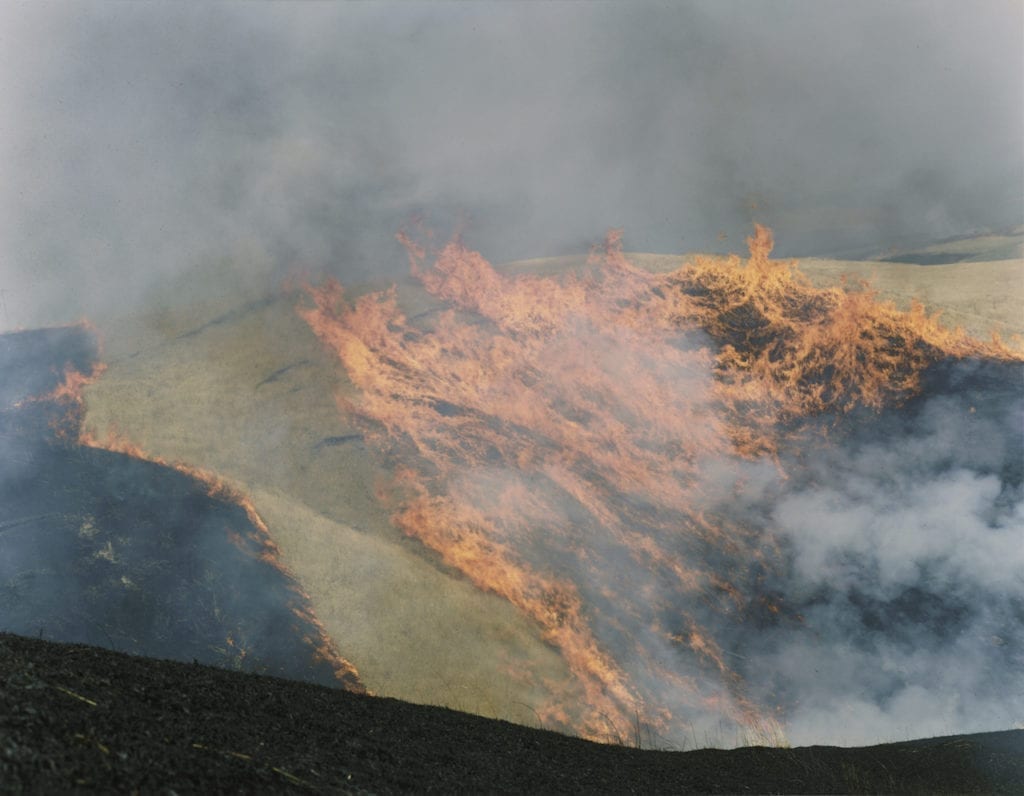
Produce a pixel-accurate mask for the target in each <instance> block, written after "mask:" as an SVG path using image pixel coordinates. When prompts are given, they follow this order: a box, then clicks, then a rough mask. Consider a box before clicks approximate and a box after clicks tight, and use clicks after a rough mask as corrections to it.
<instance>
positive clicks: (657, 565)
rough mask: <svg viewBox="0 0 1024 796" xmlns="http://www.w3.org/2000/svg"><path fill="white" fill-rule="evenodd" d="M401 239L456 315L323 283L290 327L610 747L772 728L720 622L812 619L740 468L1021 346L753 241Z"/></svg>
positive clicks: (419, 508) (416, 501)
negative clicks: (801, 265)
mask: <svg viewBox="0 0 1024 796" xmlns="http://www.w3.org/2000/svg"><path fill="white" fill-rule="evenodd" d="M400 239H401V240H402V242H403V243H404V244H405V246H406V249H407V251H408V254H409V259H410V265H411V268H412V272H413V274H414V276H415V277H416V278H417V279H419V281H420V282H421V283H422V284H423V285H424V287H425V288H426V289H427V290H428V291H429V292H430V293H431V294H433V295H434V296H435V297H437V298H439V299H442V300H444V301H445V302H446V304H447V309H446V310H444V311H443V312H441V313H440V315H439V316H437V317H436V318H435V319H432V320H431V321H430V322H429V323H424V322H422V321H419V322H417V321H414V320H411V319H409V318H407V317H405V315H404V314H403V312H402V311H401V309H400V307H399V303H398V299H397V294H396V291H395V289H394V288H392V289H391V290H387V291H383V292H379V293H373V294H370V295H364V296H362V297H360V298H359V299H358V300H356V301H355V302H354V303H349V302H348V301H347V300H346V297H345V293H344V289H343V288H342V286H341V285H339V284H338V283H337V282H334V281H328V282H325V283H324V284H323V285H321V286H319V287H316V288H309V291H308V292H309V295H310V297H311V299H312V305H311V306H303V307H300V308H299V312H300V313H301V315H302V317H303V318H304V319H305V320H306V321H307V323H308V324H309V325H310V327H311V328H312V329H313V330H314V331H315V333H316V334H317V335H318V336H319V338H320V339H321V341H322V342H323V344H324V345H325V346H326V347H327V348H328V349H329V350H330V351H332V352H333V353H335V354H336V355H337V357H338V358H339V360H340V361H341V363H342V364H343V366H344V368H345V371H346V372H347V374H348V377H349V379H350V380H351V382H352V383H353V384H354V385H355V386H356V387H357V388H358V390H359V393H360V397H359V399H358V402H357V403H355V404H354V405H353V406H352V407H351V408H352V409H353V410H354V411H355V413H356V414H357V415H358V416H359V417H360V418H361V419H362V421H363V423H364V425H365V428H366V435H367V439H370V440H374V441H375V442H376V443H377V445H378V446H379V447H380V449H381V451H382V452H383V453H384V454H385V455H386V456H388V457H389V458H390V459H391V461H392V463H393V464H394V469H395V471H396V472H399V473H400V474H401V475H400V477H398V478H396V484H395V488H394V490H393V492H392V496H391V499H392V500H394V501H395V502H394V505H395V512H394V521H395V523H396V524H397V526H398V527H399V528H401V529H402V530H403V531H404V532H405V533H406V534H408V535H409V536H411V537H414V538H416V539H418V540H420V541H421V542H422V543H423V544H424V545H425V546H426V547H427V548H429V549H430V550H432V551H434V553H435V554H436V555H437V556H438V557H439V559H440V561H441V562H443V563H444V564H445V565H447V566H449V567H452V568H454V569H456V570H458V571H459V572H461V573H462V574H463V575H464V576H465V577H466V578H468V579H469V580H470V581H471V582H473V583H474V584H475V585H476V586H477V587H479V588H480V589H483V590H487V591H491V592H493V593H495V594H498V595H500V596H502V597H504V598H505V599H507V600H509V601H510V602H511V603H512V604H514V605H515V606H516V607H517V608H518V609H519V610H521V611H522V612H524V613H525V614H527V615H528V616H530V617H532V619H533V620H534V621H535V622H536V623H537V624H538V626H539V628H540V630H541V633H542V634H543V637H544V638H545V639H546V640H547V641H548V642H550V643H551V644H552V645H554V646H555V647H557V648H558V650H559V651H560V652H561V654H562V656H563V657H564V659H565V661H566V663H567V665H568V667H569V669H570V671H571V672H572V674H573V675H574V678H575V680H576V682H577V685H578V686H579V688H580V689H582V692H583V694H584V695H585V704H583V705H574V704H570V703H568V702H567V701H565V700H561V699H560V698H559V695H558V693H557V689H556V693H555V697H554V698H553V700H552V702H551V704H549V705H548V706H547V707H546V708H545V709H544V710H543V711H542V715H543V716H544V718H545V719H546V720H548V721H551V722H555V723H559V724H562V725H564V726H566V727H568V728H571V729H572V730H574V731H576V732H578V733H580V734H582V735H584V736H586V737H590V738H593V739H598V740H620V739H622V738H624V737H627V733H626V730H627V728H630V727H633V726H635V725H638V724H639V723H640V722H641V721H642V722H643V723H644V725H645V726H646V727H647V728H648V729H649V730H650V731H652V732H655V733H660V734H663V735H667V736H676V737H679V736H683V737H685V735H686V731H687V728H688V727H689V726H690V721H691V719H693V718H694V717H699V716H717V717H725V718H726V719H727V720H729V721H732V722H735V723H736V724H738V725H743V726H745V727H748V728H750V727H753V728H757V727H761V728H763V727H766V726H773V725H772V723H773V722H774V718H773V717H772V716H766V715H764V712H763V711H762V710H761V709H760V708H758V706H756V705H754V704H752V702H751V700H749V699H748V698H747V697H746V696H745V694H744V685H743V677H742V676H741V673H740V672H738V671H737V670H736V669H735V668H734V664H733V663H732V662H731V661H732V660H733V658H736V657H738V656H731V655H730V653H729V651H728V650H727V649H726V647H725V644H726V643H727V637H726V636H725V635H723V633H722V632H721V631H720V630H718V629H719V628H722V627H725V628H732V630H733V631H736V630H737V629H739V630H740V631H741V630H742V628H743V627H744V625H745V624H752V625H756V624H758V623H764V622H780V621H791V622H798V621H800V620H799V617H797V616H793V615H791V614H790V612H788V611H787V610H786V608H785V606H784V605H780V604H779V602H778V600H776V599H774V598H773V597H772V595H770V594H767V593H765V592H764V589H765V586H764V583H765V576H766V573H768V572H770V571H771V569H772V567H773V566H774V564H775V562H776V560H777V558H778V552H777V550H776V548H775V545H774V542H773V540H772V538H771V534H770V529H766V528H758V527H754V526H753V525H752V524H751V523H750V522H747V521H745V520H744V519H743V517H742V516H741V512H740V511H739V510H737V509H735V508H732V507H731V506H730V503H731V502H732V501H733V498H735V497H736V496H737V495H739V494H741V493H742V490H743V488H744V482H745V479H746V478H747V477H748V476H747V473H748V471H749V467H750V464H751V462H752V461H755V460H757V459H758V458H759V457H763V456H764V455H767V456H768V457H769V458H771V457H772V456H774V455H775V454H776V453H777V451H778V450H779V447H780V445H783V444H785V443H786V440H787V439H789V438H790V437H794V436H798V435H799V434H806V433H809V432H808V431H807V429H806V428H804V425H806V424H803V425H802V421H804V420H806V419H808V418H813V417H841V416H842V415H843V414H844V413H848V412H850V411H853V410H855V409H857V408H859V407H865V408H867V409H878V408H880V407H882V406H884V405H887V404H890V403H893V402H899V401H901V400H904V399H905V398H907V397H909V396H911V395H912V394H913V393H914V391H915V390H916V389H917V388H918V387H919V379H920V375H921V373H922V371H923V369H924V368H925V367H926V366H927V365H928V364H930V363H932V362H935V361H937V360H939V359H941V358H944V357H965V356H987V357H996V358H1001V359H1006V358H1014V357H1016V356H1017V355H1016V354H1014V353H1013V352H1011V351H1010V350H1009V349H1007V348H1006V347H1005V346H1002V345H1001V344H1000V343H999V342H998V341H993V342H992V343H979V342H976V341H972V340H969V339H967V338H966V337H965V336H964V335H962V334H960V333H958V332H951V331H948V330H946V329H944V328H943V327H941V326H940V325H939V323H938V322H937V320H936V319H935V318H932V317H928V316H926V315H925V313H924V312H923V310H922V309H921V308H920V307H915V308H913V309H912V310H911V311H910V312H900V311H899V310H897V309H896V308H895V307H894V306H893V305H891V304H888V303H884V302H881V301H879V300H878V298H877V297H876V296H875V295H874V294H873V293H872V292H871V291H870V290H869V289H867V288H866V287H864V286H861V289H859V290H849V289H845V288H836V289H827V290H826V289H817V288H814V287H812V286H811V285H810V283H809V282H808V281H807V280H806V279H805V278H804V277H802V276H801V274H800V273H799V272H798V271H797V270H796V265H795V263H783V262H775V261H772V260H770V259H769V253H770V251H771V249H772V245H773V242H772V234H771V232H770V230H768V229H767V228H765V227H762V226H757V227H756V230H755V234H754V235H753V236H752V237H751V238H749V239H748V245H749V248H750V258H749V259H748V260H747V261H746V262H745V263H744V262H742V261H741V260H740V258H738V257H735V256H734V257H730V258H697V259H696V260H695V261H694V262H692V263H690V264H688V265H686V266H684V267H683V268H681V269H680V270H678V271H675V272H673V273H668V274H652V273H648V272H645V271H642V270H641V269H638V268H636V267H634V266H633V265H632V264H631V263H630V262H629V261H628V259H627V258H626V257H625V256H624V255H623V253H622V249H621V232H619V231H615V232H613V233H611V234H610V235H609V236H608V238H607V240H606V242H605V247H604V251H603V252H595V253H594V254H593V255H592V257H591V260H590V263H589V266H588V268H587V269H585V270H583V271H581V272H578V273H568V274H565V275H563V276H561V277H557V278H556V277H542V276H534V275H520V276H507V275H504V274H502V273H500V272H499V271H497V270H495V269H494V268H493V267H492V266H491V265H490V264H489V263H488V262H487V261H486V260H485V259H484V258H483V257H482V256H481V255H480V254H479V253H477V252H473V251H470V250H468V249H467V248H465V247H464V246H463V245H462V243H461V242H460V241H459V240H458V239H456V240H453V241H451V242H450V243H448V244H447V245H446V246H444V247H443V248H442V249H441V250H440V251H439V252H437V254H436V258H435V262H434V263H433V266H432V267H429V268H428V267H425V266H424V262H425V260H426V258H427V252H426V250H425V249H424V248H423V247H421V246H419V245H417V244H416V243H415V242H414V241H412V240H411V239H410V238H408V237H407V236H404V235H403V236H400ZM776 465H777V463H776ZM777 466H778V465H777ZM711 471H714V473H715V476H714V478H712V477H710V476H709V475H708V473H709V472H711ZM722 484H725V485H726V486H725V487H722ZM716 485H717V486H716Z"/></svg>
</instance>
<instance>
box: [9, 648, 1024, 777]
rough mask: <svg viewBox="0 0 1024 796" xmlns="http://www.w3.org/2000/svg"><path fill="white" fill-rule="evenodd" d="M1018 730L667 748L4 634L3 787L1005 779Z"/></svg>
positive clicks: (1017, 765) (1023, 762)
mask: <svg viewBox="0 0 1024 796" xmlns="http://www.w3.org/2000/svg"><path fill="white" fill-rule="evenodd" d="M1022 788H1024V731H1021V730H1016V731H1008V732H998V733H986V734H980V735H968V736H958V737H950V738H936V739H931V740H921V741H908V742H905V743H896V744H886V745H882V746H873V747H867V748H862V749H841V748H836V747H807V748H801V749H766V748H749V749H737V750H733V751H717V750H700V751H692V752H659V751H644V750H636V749H627V748H622V747H610V746H600V745H597V744H593V743H590V742H587V741H582V740H579V739H575V738H569V737H565V736H562V735H558V734H556V733H552V732H546V731H542V730H533V729H529V728H525V727H520V726H516V725H513V724H509V723H506V722H501V721H493V720H489V719H483V718H480V717H477V716H472V715H468V714H464V713H457V712H455V711H450V710H446V709H443V708H437V707H425V706H418V705H411V704H408V703H404V702H399V701H396V700H392V699H381V698H375V697H369V696H364V695H360V694H353V693H349V692H345V691H341V690H338V689H332V688H326V687H322V686H317V685H312V684H305V683H298V682H292V681H286V680H280V679H276V678H271V677H263V676H257V675H252V674H243V673H236V672H228V671H223V670H219V669H214V668H211V667H207V666H200V665H198V664H195V665H189V664H183V663H176V662H168V661H157V660H151V659H146V658H137V657H132V656H129V655H125V654H122V653H116V652H110V651H107V650H103V649H98V648H94V647H86V646H79V645H66V644H56V643H51V642H45V641H40V640H36V639H31V638H25V637H21V636H14V635H9V634H2V635H0V790H4V791H5V792H12V791H13V792H17V791H20V790H26V791H31V792H65V791H68V790H76V789H82V790H94V789H98V790H103V791H117V792H131V791H135V790H140V791H142V792H165V793H167V792H171V791H175V792H203V793H210V792H259V793H264V792H278V791H282V792H284V791H325V792H374V793H394V792H428V791H435V792H474V793H480V792H530V793H552V792H579V793H607V792H616V793H618V792H621V793H629V792H633V793H655V792H673V793H680V792H708V793H713V792H731V793H745V792H755V793H771V792H786V793H836V792H865V791H866V792H871V791H885V792H911V793H950V792H951V793H978V792H984V793H999V792H1007V793H1010V792H1018V793H1019V792H1021V789H1022Z"/></svg>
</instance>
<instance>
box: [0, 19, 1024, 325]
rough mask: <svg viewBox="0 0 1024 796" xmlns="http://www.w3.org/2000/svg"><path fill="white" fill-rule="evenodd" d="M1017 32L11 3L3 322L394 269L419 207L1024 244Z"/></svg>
mask: <svg viewBox="0 0 1024 796" xmlns="http://www.w3.org/2000/svg"><path fill="white" fill-rule="evenodd" d="M1022 37H1024V14H1022V3H1021V2H1020V0H989V1H988V2H982V1H981V0H972V2H934V1H933V2H910V1H904V2H899V3H893V2H889V1H888V0H884V1H883V2H870V1H869V0H868V1H865V0H857V1H856V2H854V1H853V0H846V1H843V2H817V1H815V2H811V1H810V0H807V1H802V2H801V1H797V0H773V2H756V1H755V0H747V1H746V2H728V0H714V2H711V1H710V0H707V1H705V2H689V3H686V2H673V3H665V4H661V3H640V2H629V3H626V2H623V3H570V2H560V3H547V4H544V3H537V2H530V3H502V4H488V3H472V4H470V3H443V2H431V3H422V4H415V3H373V2H368V3H358V4H351V3H346V4H341V3H337V4H330V3H318V4H298V5H296V4H284V3H282V4H272V3H223V4H217V3H181V4H172V3H145V4H134V3H119V2H117V3H115V2H75V3H44V2H31V3H15V2H5V3H4V4H3V5H0V157H2V162H3V164H4V170H3V180H2V186H0V290H2V291H3V293H2V294H0V328H8V327H11V326H17V325H24V324H29V323H34V322H43V321H45V320H60V317H61V316H62V315H64V314H68V313H70V314H72V316H77V315H78V314H81V313H83V312H85V313H89V312H103V311H106V310H107V309H109V304H107V303H105V302H104V299H103V297H105V296H109V295H110V294H111V293H112V292H113V293H116V294H117V295H118V297H119V298H118V301H119V302H122V303H123V302H124V301H126V300H132V299H134V298H135V297H137V296H138V295H140V294H141V293H142V292H143V291H144V290H145V288H146V287H148V286H149V285H150V284H151V282H152V277H154V276H160V277H163V276H166V275H168V274H171V275H173V274H179V273H181V272H182V271H185V270H188V269H194V268H197V267H201V268H207V267H209V266H210V264H212V263H223V262H230V263H232V266H233V269H234V270H233V271H232V272H231V273H232V274H233V275H234V276H233V278H236V279H238V280H240V281H241V280H245V281H246V282H249V281H250V280H256V281H258V280H259V279H260V278H261V277H264V276H265V275H267V274H268V273H269V274H271V275H273V276H275V277H276V276H278V275H280V274H281V273H283V272H285V271H287V269H288V268H290V267H292V266H295V265H301V266H302V267H305V268H312V269H318V268H322V267H328V266H329V267H331V268H333V269H334V270H336V271H337V272H338V273H340V274H342V275H349V276H351V275H355V274H359V275H366V274H375V273H382V272H383V273H387V272H393V271H394V269H396V268H402V267H404V258H403V256H402V253H401V250H400V248H399V247H398V244H397V243H395V241H394V238H393V233H394V231H395V230H396V228H397V227H398V226H400V225H401V224H403V223H406V222H407V221H408V220H409V219H410V218H411V217H413V216H415V215H417V214H423V215H425V216H426V217H427V219H428V220H429V221H431V222H432V223H433V224H434V226H436V227H437V229H438V232H439V234H441V235H442V236H447V235H448V234H449V232H450V231H451V230H452V229H453V228H454V227H455V226H457V225H461V226H462V227H463V228H464V230H465V233H466V237H467V240H468V242H469V243H470V244H471V245H473V246H474V247H476V248H479V249H481V250H482V251H483V252H484V253H485V255H487V256H488V257H489V258H490V259H492V260H494V261H501V260H508V259H515V258H522V257H535V256H542V255H547V254H558V253H565V252H578V251H585V250H586V248H587V246H588V245H589V244H590V243H592V242H594V241H596V240H599V239H600V238H601V237H602V236H603V233H604V231H605V230H606V229H607V228H608V227H611V226H622V227H625V229H626V235H625V242H626V247H627V249H631V250H653V251H666V252H674V251H684V250H692V249H709V248H719V249H721V248H723V247H724V248H741V247H742V240H743V236H744V235H746V234H747V233H748V231H749V229H750V224H751V222H752V221H754V220H759V221H762V222H764V223H767V224H769V225H771V226H773V227H774V228H775V232H776V239H777V241H778V251H779V252H780V253H782V254H786V255H790V254H792V255H800V254H827V253H835V252H850V253H854V252H857V251H860V252H863V253H868V252H871V251H873V250H878V249H883V248H885V247H887V246H889V245H893V244H898V243H910V242H915V241H920V240H927V239H931V238H936V237H945V236H951V235H955V234H960V233H964V232H967V231H971V230H974V229H976V228H979V227H1003V226H1007V225H1014V224H1018V223H1020V222H1021V220H1022V214H1024V210H1022V186H1024V176H1022V175H1024V151H1022V150H1024V144H1022V141H1024V133H1022V126H1024V110H1022V102H1024V100H1022V94H1024V88H1022V50H1024V48H1022ZM720 232H724V233H726V234H727V236H728V238H727V240H726V241H725V242H724V243H723V242H721V241H719V240H718V235H719V233H720ZM250 287H251V285H250ZM51 316H52V317H51ZM69 319H70V318H69Z"/></svg>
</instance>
